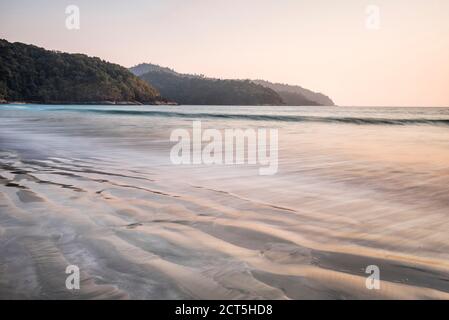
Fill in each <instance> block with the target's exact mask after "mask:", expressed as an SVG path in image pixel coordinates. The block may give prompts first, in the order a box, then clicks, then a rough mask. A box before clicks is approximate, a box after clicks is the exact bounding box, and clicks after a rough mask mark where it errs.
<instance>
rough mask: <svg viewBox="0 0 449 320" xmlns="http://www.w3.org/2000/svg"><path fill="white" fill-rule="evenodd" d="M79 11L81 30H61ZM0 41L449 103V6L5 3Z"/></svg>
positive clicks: (423, 1)
mask: <svg viewBox="0 0 449 320" xmlns="http://www.w3.org/2000/svg"><path fill="white" fill-rule="evenodd" d="M71 4H73V5H77V6H78V7H79V8H80V29H79V30H68V29H67V28H66V26H65V20H66V17H67V15H66V13H65V8H66V6H67V5H71ZM369 5H376V6H378V8H379V10H380V11H379V12H380V20H379V21H380V24H379V29H371V28H368V27H367V23H366V22H367V19H368V17H375V16H372V15H368V14H367V11H366V10H367V7H368V6H369ZM370 13H373V11H370ZM369 21H371V22H372V21H375V20H372V19H369ZM372 25H375V22H374V24H368V26H372ZM0 38H5V39H6V40H8V41H20V42H25V43H32V44H35V45H38V46H42V47H45V48H47V49H56V50H61V51H67V52H81V53H86V54H88V55H93V56H99V57H101V58H103V59H105V60H108V61H111V62H115V63H119V64H121V65H123V66H126V67H130V66H132V65H135V64H138V63H141V62H153V63H157V64H160V65H163V66H168V67H171V68H174V69H176V70H177V71H179V72H188V73H202V74H205V75H207V76H213V77H220V78H252V79H266V80H270V81H275V82H284V83H290V84H298V85H301V86H304V87H306V88H310V89H312V90H317V91H321V92H323V93H325V94H327V95H329V96H330V97H331V98H332V99H334V101H335V102H336V103H337V104H340V105H370V106H374V105H400V106H407V105H409V106H419V105H433V106H449V1H448V0H369V1H368V0H339V1H335V0H326V1H325V0H146V1H144V0H134V1H133V0H128V1H112V0H97V1H92V0H90V1H88V0H85V1H76V0H70V1H64V0H63V1H61V0H58V1H50V0H29V1H26V0H14V1H5V0H0Z"/></svg>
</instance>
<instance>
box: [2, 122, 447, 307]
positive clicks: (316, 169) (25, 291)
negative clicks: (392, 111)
mask: <svg viewBox="0 0 449 320" xmlns="http://www.w3.org/2000/svg"><path fill="white" fill-rule="evenodd" d="M36 117H37V119H39V120H40V121H42V122H43V123H45V124H46V125H45V126H43V125H42V123H39V124H35V125H34V124H32V122H31V120H30V118H27V117H25V118H21V119H19V120H17V119H16V118H13V119H8V121H6V122H4V123H6V125H5V126H4V127H3V129H1V130H0V133H1V140H0V146H1V149H2V150H1V153H0V168H1V169H0V298H1V299H448V298H449V233H448V232H447V230H448V227H449V215H448V213H449V202H448V200H447V194H448V191H449V189H448V186H449V162H447V160H448V159H449V158H448V155H449V153H448V152H447V151H446V149H445V147H446V145H444V144H445V142H443V141H444V139H443V138H444V134H447V133H448V130H449V129H447V128H434V127H429V128H424V129H423V127H419V126H416V128H415V127H413V126H411V127H407V128H399V129H398V128H394V129H393V128H390V127H385V128H382V131H383V133H382V134H379V132H378V130H379V129H378V128H379V127H376V128H374V127H369V128H364V127H357V126H354V127H351V128H349V129H348V128H347V127H346V126H341V125H331V126H330V127H329V125H327V124H326V125H323V126H318V125H315V124H313V125H298V124H289V125H285V126H282V128H281V129H280V141H281V146H280V151H279V155H280V157H281V158H280V165H279V167H280V172H279V174H278V175H276V176H273V177H268V176H267V177H264V176H258V175H257V174H255V172H257V168H248V167H245V166H243V167H237V168H234V167H229V168H223V167H220V166H196V167H173V166H172V165H171V164H169V163H167V160H166V158H164V157H166V155H167V152H166V151H167V150H168V146H169V145H168V143H167V139H168V136H169V134H168V133H167V132H169V131H167V128H163V129H161V128H157V129H155V128H154V127H151V124H153V121H149V122H148V120H145V123H144V124H142V123H136V122H135V121H136V120H134V119H127V118H120V117H119V118H117V117H112V118H111V121H115V122H114V123H113V124H112V125H111V126H112V127H115V128H112V127H111V128H106V129H105V128H101V127H100V128H99V127H98V124H94V123H93V122H92V121H93V120H92V119H90V118H81V119H78V118H77V123H76V124H73V121H74V120H75V118H73V117H72V118H71V119H70V120H71V123H72V124H71V125H65V126H62V125H61V126H60V125H59V124H58V121H57V119H54V120H53V121H51V119H49V118H48V117H45V119H43V118H42V119H41V118H39V116H36V115H33V116H32V117H31V118H32V119H36ZM104 120H109V119H101V121H102V122H101V123H103V121H104ZM95 121H98V119H96V120H95ZM155 121H159V120H155ZM106 122H107V121H106ZM19 123H20V124H26V126H22V127H20V126H18V125H17V124H19ZM117 123H120V124H121V126H118V127H117ZM182 123H184V122H175V123H170V124H169V125H167V126H168V128H171V127H176V126H179V125H182ZM131 125H132V126H131ZM140 125H141V126H140ZM187 125H188V124H187ZM209 125H210V126H212V125H223V123H209ZM226 125H229V124H228V123H227V124H226ZM233 125H239V126H241V125H242V123H238V124H233ZM129 126H131V128H130V129H129V130H130V131H127V130H128V129H127V128H128V127H129ZM89 128H90V129H91V130H92V133H89V131H88V130H87V129H89ZM136 128H137V130H135V129H136ZM78 129H82V130H78ZM108 130H109V131H108ZM113 130H118V131H120V130H122V131H121V134H120V135H117V134H116V136H113V137H111V134H110V133H111V132H113ZM139 130H142V131H139ZM145 130H147V131H145ZM326 130H327V131H326ZM353 130H358V131H357V132H358V133H359V136H358V137H353V139H351V141H350V142H348V140H347V139H345V138H344V137H346V135H347V133H348V132H353ZM420 130H424V131H426V134H427V135H426V136H422V135H421V137H422V138H423V139H424V138H425V139H424V140H425V141H422V142H419V143H420V152H418V153H416V144H415V143H416V138H415V136H414V135H411V134H410V132H414V131H417V132H420ZM97 131H98V132H97ZM131 131H132V133H130V132H131ZM317 131H318V132H317ZM136 132H137V133H136ZM80 135H81V136H80ZM148 137H151V139H148ZM438 137H440V138H438ZM395 139H396V140H395ZM439 139H440V140H439ZM316 140H318V141H320V143H319V144H318V143H316ZM37 141H39V142H40V143H42V142H45V143H43V144H39V143H37ZM80 141H81V142H80ZM412 142H413V143H414V144H413V145H412ZM407 143H410V145H408V144H407ZM298 145H300V147H297V146H298ZM75 146H76V147H75ZM391 149H396V150H397V151H398V152H397V153H396V154H394V153H391V152H390V150H391ZM374 150H376V152H374ZM379 150H383V152H379ZM407 153H410V156H404V155H407ZM412 153H416V154H417V155H416V157H411V154H412ZM160 159H162V160H161V161H159V160H160ZM68 265H77V266H79V268H80V270H81V289H80V290H74V291H70V290H67V289H66V287H65V279H66V277H67V275H66V274H65V268H66V267H67V266H68ZM369 265H377V266H378V267H379V268H380V277H381V289H380V290H368V289H367V288H366V286H365V281H366V277H367V276H368V275H367V274H366V273H365V269H366V267H367V266H369Z"/></svg>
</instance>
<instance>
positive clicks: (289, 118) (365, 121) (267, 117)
mask: <svg viewBox="0 0 449 320" xmlns="http://www.w3.org/2000/svg"><path fill="white" fill-rule="evenodd" d="M53 111H70V112H83V113H85V112H90V113H96V114H105V115H124V116H148V117H171V118H191V119H198V118H206V119H207V118H210V119H233V120H254V121H280V122H322V123H344V124H355V125H443V126H449V119H425V118H409V119H407V118H402V119H390V118H368V117H329V116H323V117H320V116H303V115H272V114H231V113H187V112H172V111H167V112H164V111H148V110H117V109H115V110H111V109H109V110H101V109H85V108H83V109H69V108H61V109H53Z"/></svg>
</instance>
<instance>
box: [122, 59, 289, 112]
mask: <svg viewBox="0 0 449 320" xmlns="http://www.w3.org/2000/svg"><path fill="white" fill-rule="evenodd" d="M130 70H131V71H132V72H133V73H134V74H136V75H139V76H140V77H141V78H142V79H143V80H145V81H147V82H148V83H149V84H151V85H152V86H154V87H155V88H157V89H158V90H159V91H160V93H161V95H162V96H164V97H166V98H168V99H170V100H173V101H176V102H177V103H179V104H187V105H283V104H284V102H283V101H282V99H281V97H280V96H279V95H278V94H277V93H276V92H275V91H274V90H272V89H270V88H266V87H264V86H261V85H259V84H256V83H253V82H251V81H249V80H221V79H213V78H205V77H203V76H199V75H189V74H180V73H177V72H175V71H173V70H171V69H168V68H163V67H160V66H157V65H153V64H140V65H137V66H135V67H132V68H130Z"/></svg>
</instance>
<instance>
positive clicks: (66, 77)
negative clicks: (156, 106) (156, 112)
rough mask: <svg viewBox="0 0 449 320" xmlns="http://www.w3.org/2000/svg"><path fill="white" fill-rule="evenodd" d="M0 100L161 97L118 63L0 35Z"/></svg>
mask: <svg viewBox="0 0 449 320" xmlns="http://www.w3.org/2000/svg"><path fill="white" fill-rule="evenodd" d="M0 100H6V101H23V102H31V103H81V104H84V103H133V104H134V103H135V104H140V103H143V104H153V103H159V102H161V100H162V99H161V97H160V94H159V92H158V91H157V90H156V89H155V88H153V87H152V86H151V85H149V84H148V83H146V82H144V81H143V80H141V79H139V78H138V77H136V76H135V75H133V74H132V73H131V72H129V71H128V70H127V69H126V68H124V67H121V66H119V65H117V64H112V63H108V62H106V61H104V60H101V59H99V58H93V57H88V56H86V55H84V54H69V53H62V52H56V51H49V50H45V49H43V48H39V47H36V46H33V45H26V44H23V43H18V42H15V43H10V42H8V41H6V40H2V39H0Z"/></svg>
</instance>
